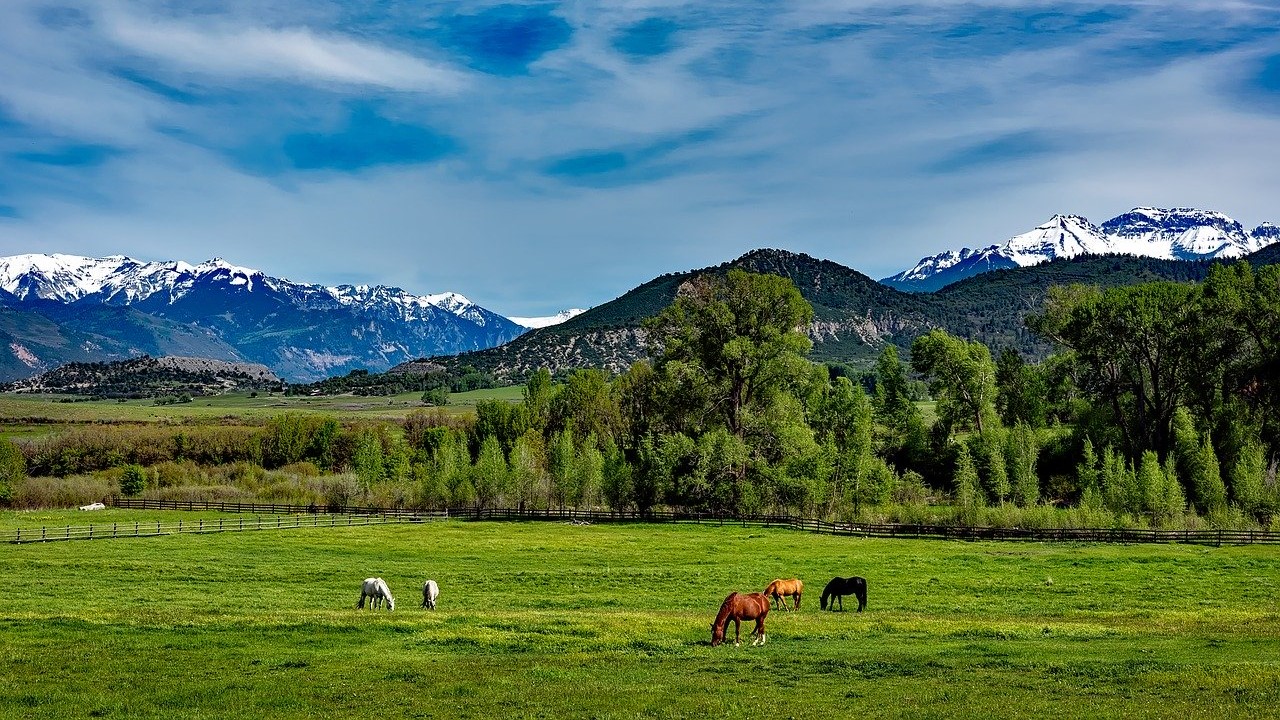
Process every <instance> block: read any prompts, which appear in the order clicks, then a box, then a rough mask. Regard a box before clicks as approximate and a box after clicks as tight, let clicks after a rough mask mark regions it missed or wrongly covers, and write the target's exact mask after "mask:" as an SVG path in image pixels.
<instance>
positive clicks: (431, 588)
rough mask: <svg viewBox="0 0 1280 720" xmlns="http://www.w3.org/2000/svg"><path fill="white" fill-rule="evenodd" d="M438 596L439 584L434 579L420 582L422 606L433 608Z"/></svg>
mask: <svg viewBox="0 0 1280 720" xmlns="http://www.w3.org/2000/svg"><path fill="white" fill-rule="evenodd" d="M438 597H440V586H439V585H436V581H435V580H428V581H426V582H425V583H423V584H422V607H424V608H427V609H428V610H435V609H436V598H438Z"/></svg>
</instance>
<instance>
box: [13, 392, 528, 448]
mask: <svg viewBox="0 0 1280 720" xmlns="http://www.w3.org/2000/svg"><path fill="white" fill-rule="evenodd" d="M523 392H524V388H523V387H520V386H511V387H502V388H488V389H484V390H471V391H469V392H464V393H451V394H450V395H449V404H448V405H446V406H444V407H443V410H444V411H445V412H448V413H452V414H462V413H469V412H474V411H475V406H476V403H477V402H479V401H481V400H503V401H507V402H518V401H519V400H520V399H521V398H522V397H523V395H522V393H523ZM67 397H68V396H65V395H34V394H20V393H0V423H3V431H4V432H5V433H6V434H9V435H12V436H15V437H21V436H24V435H32V434H41V433H42V432H48V431H50V430H53V429H60V428H57V426H53V427H49V426H48V425H47V423H65V422H173V421H186V420H220V419H225V418H235V419H237V420H240V421H252V420H265V419H267V418H270V417H274V416H276V415H281V414H283V413H290V412H299V413H307V414H324V415H330V416H334V417H338V418H349V419H365V420H400V419H403V418H404V417H406V416H407V415H408V414H409V413H411V412H413V411H414V410H425V409H427V406H425V405H423V404H422V393H420V392H410V393H400V394H399V395H387V396H382V397H365V396H359V395H326V396H318V397H307V396H284V395H280V394H278V393H277V394H273V395H268V394H267V393H259V394H258V396H257V397H250V396H249V394H247V393H228V394H225V395H211V396H209V397H197V398H195V399H193V400H192V401H191V402H189V403H177V404H173V405H156V404H155V402H154V401H153V400H128V401H126V402H118V401H116V400H90V401H81V402H61V400H62V399H64V398H67ZM32 419H38V420H40V421H42V422H39V423H32V422H29V421H30V420H32Z"/></svg>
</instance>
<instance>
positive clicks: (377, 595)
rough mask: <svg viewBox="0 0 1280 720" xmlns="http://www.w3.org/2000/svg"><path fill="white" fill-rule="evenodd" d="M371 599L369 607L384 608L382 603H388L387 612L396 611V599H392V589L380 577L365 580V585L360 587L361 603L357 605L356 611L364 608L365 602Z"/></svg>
mask: <svg viewBox="0 0 1280 720" xmlns="http://www.w3.org/2000/svg"><path fill="white" fill-rule="evenodd" d="M365 598H369V600H370V602H369V607H371V608H379V607H382V602H383V601H384V600H385V601H386V603H387V612H391V611H392V610H395V609H396V599H395V598H394V597H391V588H389V587H387V581H386V580H383V579H382V578H380V577H371V578H365V579H364V584H363V585H361V586H360V602H358V603H356V609H357V610H360V609H362V608H364V600H365Z"/></svg>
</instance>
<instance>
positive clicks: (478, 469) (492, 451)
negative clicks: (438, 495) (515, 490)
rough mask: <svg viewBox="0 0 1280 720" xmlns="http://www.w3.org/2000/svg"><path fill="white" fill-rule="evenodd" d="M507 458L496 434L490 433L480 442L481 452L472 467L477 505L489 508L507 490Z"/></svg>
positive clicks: (472, 479)
mask: <svg viewBox="0 0 1280 720" xmlns="http://www.w3.org/2000/svg"><path fill="white" fill-rule="evenodd" d="M508 478H509V473H508V468H507V460H506V458H505V457H503V455H502V444H501V443H500V442H499V441H498V438H497V436H496V435H489V436H488V437H486V438H485V439H484V440H483V441H481V443H480V454H479V455H478V456H477V457H476V462H475V465H474V466H473V467H472V469H471V484H472V486H473V487H474V488H475V501H476V507H478V508H481V509H483V508H487V507H493V506H495V505H496V504H497V502H498V500H499V499H501V498H502V497H503V496H504V494H505V493H506V491H507V486H508Z"/></svg>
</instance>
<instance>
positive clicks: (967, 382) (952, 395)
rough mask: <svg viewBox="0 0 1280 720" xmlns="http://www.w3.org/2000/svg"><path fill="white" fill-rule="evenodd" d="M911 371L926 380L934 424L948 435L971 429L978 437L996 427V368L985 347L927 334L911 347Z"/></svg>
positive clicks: (937, 332) (939, 332) (933, 332)
mask: <svg viewBox="0 0 1280 720" xmlns="http://www.w3.org/2000/svg"><path fill="white" fill-rule="evenodd" d="M911 367H912V368H914V369H915V371H916V372H918V373H920V374H922V375H925V376H927V377H928V378H929V392H930V393H932V394H933V397H934V399H935V400H937V401H938V420H939V421H940V422H942V423H943V425H944V427H945V428H946V429H947V430H948V431H955V430H958V429H962V428H966V427H971V428H973V429H974V431H976V432H977V433H978V434H982V433H983V432H985V431H986V430H988V429H991V428H994V427H996V425H997V424H998V423H999V418H998V417H997V416H996V366H995V363H994V362H992V360H991V351H990V350H988V349H987V346H986V345H983V344H982V343H979V342H970V341H966V340H962V339H960V338H957V337H955V336H953V335H951V334H949V333H947V332H946V331H945V330H931V331H929V333H928V334H926V335H921V336H920V337H918V338H916V341H915V342H914V343H912V345H911Z"/></svg>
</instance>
